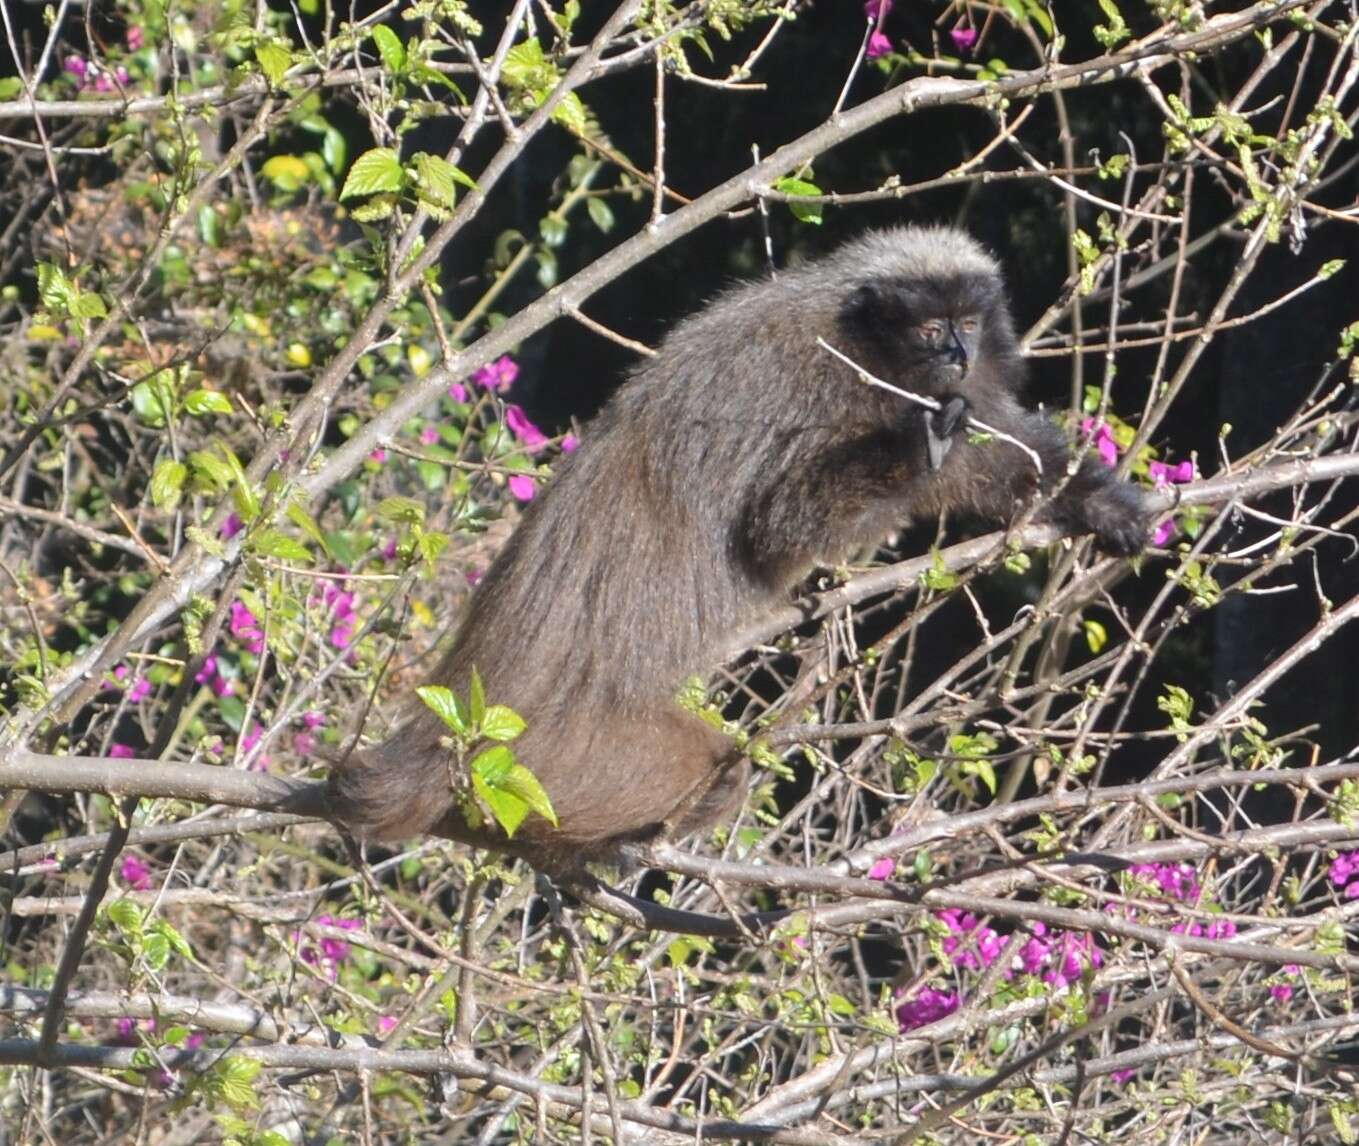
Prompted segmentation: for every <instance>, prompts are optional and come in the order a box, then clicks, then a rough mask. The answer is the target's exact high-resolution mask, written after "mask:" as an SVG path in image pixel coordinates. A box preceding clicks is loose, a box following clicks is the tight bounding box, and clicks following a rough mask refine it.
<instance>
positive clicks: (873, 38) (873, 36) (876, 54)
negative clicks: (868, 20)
mask: <svg viewBox="0 0 1359 1146" xmlns="http://www.w3.org/2000/svg"><path fill="white" fill-rule="evenodd" d="M891 50H892V41H891V40H889V39H888V38H887V36H886V35H885V34H883V33H882V32H880V31H878V30H877V29H874V30H873V32H872V33H870V35H869V37H868V47H867V48H866V49H864V55H865V56H867V57H868V58H869V59H870V60H876V59H879V58H880V57H882V56H885V55H887V54H888V53H889V52H890V51H891Z"/></svg>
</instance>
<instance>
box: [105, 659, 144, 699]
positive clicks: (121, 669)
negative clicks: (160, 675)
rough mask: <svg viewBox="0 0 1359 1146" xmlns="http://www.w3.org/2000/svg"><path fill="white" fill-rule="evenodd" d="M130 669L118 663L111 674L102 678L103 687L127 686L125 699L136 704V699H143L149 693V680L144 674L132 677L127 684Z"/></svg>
mask: <svg viewBox="0 0 1359 1146" xmlns="http://www.w3.org/2000/svg"><path fill="white" fill-rule="evenodd" d="M130 671H131V670H129V669H128V667H127V665H119V666H118V667H117V668H115V669H114V670H113V673H112V675H110V676H106V677H105V678H104V687H105V688H122V687H123V686H125V685H126V686H127V699H128V701H129V702H130V703H132V704H136V703H137V702H138V701H142V700H145V699H146V698H147V697H148V696H150V695H151V682H150V681H149V680H147V679H146V677H144V676H138V677H133V678H132V683H131V684H130V685H128V675H129V673H130Z"/></svg>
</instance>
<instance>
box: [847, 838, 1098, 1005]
mask: <svg viewBox="0 0 1359 1146" xmlns="http://www.w3.org/2000/svg"><path fill="white" fill-rule="evenodd" d="M879 862H882V861H879ZM874 866H875V867H876V866H877V865H874ZM934 917H935V918H936V919H937V920H939V921H940V922H941V923H943V925H944V927H945V928H946V929H947V934H946V935H945V936H944V938H943V940H942V941H941V946H942V947H943V949H944V952H945V954H947V955H948V957H949V961H950V962H951V963H952V964H953V966H954V967H955V968H957V969H960V970H964V971H973V972H981V971H984V970H986V968H988V967H990V966H991V965H992V964H993V963H995V961H996V960H997V959H999V958H1000V957H1001V954H1002V953H1003V952H1004V950H1005V938H1004V937H1003V936H1002V935H1000V934H999V933H998V932H997V931H996V930H995V928H993V927H988V926H987V925H986V924H984V923H982V922H981V920H979V919H978V918H977V917H976V916H975V915H973V914H972V913H971V912H970V911H964V910H962V909H961V908H958V907H950V908H948V909H947V910H945V911H936V912H935V913H934ZM1103 963H1104V952H1103V951H1101V950H1100V949H1099V947H1098V946H1097V945H1096V943H1095V937H1094V936H1093V935H1090V934H1087V933H1085V932H1075V931H1061V930H1057V929H1055V928H1049V927H1048V926H1047V925H1046V924H1044V923H1035V924H1034V925H1033V927H1032V928H1031V931H1030V935H1029V938H1028V939H1027V940H1026V941H1025V943H1024V945H1023V946H1022V947H1020V948H1019V950H1018V952H1017V953H1016V955H1015V957H1014V961H1013V963H1012V964H1011V966H1009V967H1007V968H1006V969H1005V978H1007V979H1013V978H1014V977H1015V976H1016V975H1033V976H1035V977H1037V978H1041V979H1042V980H1043V982H1045V983H1048V984H1050V985H1051V986H1053V987H1055V988H1057V989H1058V990H1061V989H1062V988H1064V987H1069V986H1070V985H1072V984H1073V983H1079V982H1080V980H1081V977H1082V976H1083V975H1084V974H1085V972H1086V970H1087V969H1089V968H1094V967H1099V966H1101V965H1103ZM961 1002H962V996H961V995H960V994H957V993H947V992H943V991H938V990H935V989H933V988H931V987H926V988H924V989H923V990H921V991H919V992H918V993H917V994H916V995H914V996H913V997H912V998H911V999H908V1000H907V1001H906V1002H904V1003H901V1004H899V1005H898V1006H897V1007H896V1017H897V1025H898V1026H899V1027H900V1028H901V1030H903V1031H911V1030H915V1028H916V1027H922V1026H924V1025H925V1024H926V1023H932V1022H934V1021H936V1020H937V1019H941V1018H943V1017H944V1016H945V1015H951V1014H952V1013H953V1012H954V1011H956V1010H957V1009H958V1007H959V1005H960V1004H961Z"/></svg>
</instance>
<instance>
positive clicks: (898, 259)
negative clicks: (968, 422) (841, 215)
mask: <svg viewBox="0 0 1359 1146" xmlns="http://www.w3.org/2000/svg"><path fill="white" fill-rule="evenodd" d="M837 260H845V262H844V264H842V265H844V267H845V269H846V270H847V271H848V270H850V269H851V268H855V269H856V270H857V273H856V274H855V275H854V279H853V281H852V283H847V290H846V294H845V298H844V302H843V304H842V306H841V309H840V316H839V318H840V323H841V325H842V326H843V327H844V328H845V330H846V332H847V333H848V334H849V335H850V336H851V340H852V342H853V344H855V345H858V346H867V347H869V348H871V350H872V353H873V356H874V357H875V359H876V362H875V363H873V365H875V366H876V367H877V368H878V369H880V370H881V371H882V374H883V376H884V377H889V378H890V377H893V376H895V377H897V378H903V377H904V378H907V379H909V384H910V385H911V387H912V388H913V389H916V390H920V391H924V392H926V393H934V394H943V393H951V392H955V391H957V390H959V389H960V388H965V383H966V381H967V380H968V379H969V378H971V377H972V376H973V375H974V373H975V372H976V371H978V370H982V371H983V372H984V373H985V374H986V377H985V378H981V379H978V381H979V382H980V384H982V385H994V384H995V383H996V381H997V380H999V381H1001V382H1008V381H1012V380H1013V379H1015V378H1016V377H1017V370H1018V348H1017V346H1016V344H1015V335H1014V325H1013V323H1012V322H1011V320H1010V315H1009V311H1008V310H1007V309H1006V305H1005V284H1004V281H1003V280H1002V278H1001V274H1000V266H999V265H998V264H997V263H996V261H995V259H993V258H992V257H991V256H990V255H989V254H987V252H986V251H985V250H984V249H983V248H982V247H981V246H980V245H979V244H978V243H977V242H976V241H975V240H974V239H972V238H971V236H969V235H967V234H965V233H964V232H962V231H959V230H956V229H954V228H952V227H930V228H922V227H904V228H900V229H897V230H891V231H879V232H876V233H874V234H870V235H867V236H865V237H864V238H862V239H860V240H859V241H858V242H855V243H852V244H850V245H849V246H848V247H847V248H845V249H844V250H843V251H841V252H839V253H838V254H837Z"/></svg>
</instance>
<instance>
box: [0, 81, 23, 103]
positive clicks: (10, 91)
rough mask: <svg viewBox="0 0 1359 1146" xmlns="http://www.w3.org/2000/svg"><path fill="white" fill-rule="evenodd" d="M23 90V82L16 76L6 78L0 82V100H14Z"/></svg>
mask: <svg viewBox="0 0 1359 1146" xmlns="http://www.w3.org/2000/svg"><path fill="white" fill-rule="evenodd" d="M23 90H24V81H23V80H21V79H20V78H19V77H18V76H6V77H5V78H4V79H2V80H0V99H6V100H8V99H14V97H15V96H17V95H18V94H19V93H20V92H22V91H23Z"/></svg>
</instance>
